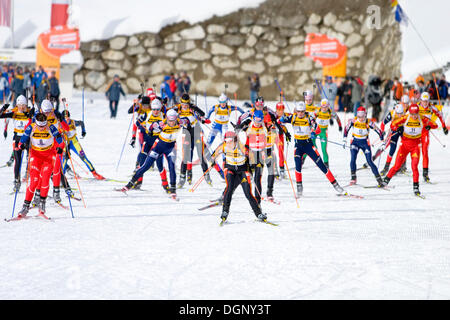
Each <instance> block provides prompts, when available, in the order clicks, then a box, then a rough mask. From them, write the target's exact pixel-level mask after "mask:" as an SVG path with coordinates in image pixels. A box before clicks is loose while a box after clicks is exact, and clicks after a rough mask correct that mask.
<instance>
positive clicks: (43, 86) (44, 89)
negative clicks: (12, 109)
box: [36, 75, 50, 106]
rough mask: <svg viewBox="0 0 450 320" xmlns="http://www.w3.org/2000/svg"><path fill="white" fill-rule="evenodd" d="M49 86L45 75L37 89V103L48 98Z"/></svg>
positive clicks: (39, 103)
mask: <svg viewBox="0 0 450 320" xmlns="http://www.w3.org/2000/svg"><path fill="white" fill-rule="evenodd" d="M49 87H50V86H49V84H48V80H47V76H46V75H44V76H43V78H42V80H41V82H40V83H39V86H38V88H37V90H36V95H37V103H38V105H39V106H40V105H41V103H42V101H43V100H44V99H48V93H49Z"/></svg>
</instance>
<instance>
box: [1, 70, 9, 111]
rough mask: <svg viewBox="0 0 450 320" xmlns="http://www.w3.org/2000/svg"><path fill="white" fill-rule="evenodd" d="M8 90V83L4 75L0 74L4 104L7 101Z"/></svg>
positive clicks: (2, 101)
mask: <svg viewBox="0 0 450 320" xmlns="http://www.w3.org/2000/svg"><path fill="white" fill-rule="evenodd" d="M7 88H8V81H7V80H6V78H5V77H4V76H3V73H0V103H1V104H3V103H5V101H6V98H7V96H6V89H7Z"/></svg>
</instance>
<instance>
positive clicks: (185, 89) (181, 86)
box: [177, 71, 191, 97]
mask: <svg viewBox="0 0 450 320" xmlns="http://www.w3.org/2000/svg"><path fill="white" fill-rule="evenodd" d="M177 88H178V93H179V96H180V97H181V95H182V94H183V93H189V90H190V89H191V78H189V76H188V75H187V73H186V71H183V72H181V76H180V78H178V80H177Z"/></svg>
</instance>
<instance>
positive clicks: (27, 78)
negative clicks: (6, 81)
mask: <svg viewBox="0 0 450 320" xmlns="http://www.w3.org/2000/svg"><path fill="white" fill-rule="evenodd" d="M30 88H31V73H30V69H29V68H28V67H25V69H24V71H23V90H25V92H26V93H27V95H26V96H28V92H27V91H28V90H29V89H30Z"/></svg>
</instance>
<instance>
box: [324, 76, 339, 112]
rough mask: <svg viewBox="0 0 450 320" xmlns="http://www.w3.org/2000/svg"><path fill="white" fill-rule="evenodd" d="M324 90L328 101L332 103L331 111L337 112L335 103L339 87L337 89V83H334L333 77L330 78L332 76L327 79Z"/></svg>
mask: <svg viewBox="0 0 450 320" xmlns="http://www.w3.org/2000/svg"><path fill="white" fill-rule="evenodd" d="M323 90H324V91H325V94H326V97H327V99H328V101H330V107H331V110H334V111H337V110H335V109H334V101H335V100H336V95H337V91H338V87H337V85H336V83H334V82H333V78H332V77H330V76H327V77H326V79H325V84H324V85H323ZM323 98H325V97H323Z"/></svg>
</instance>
